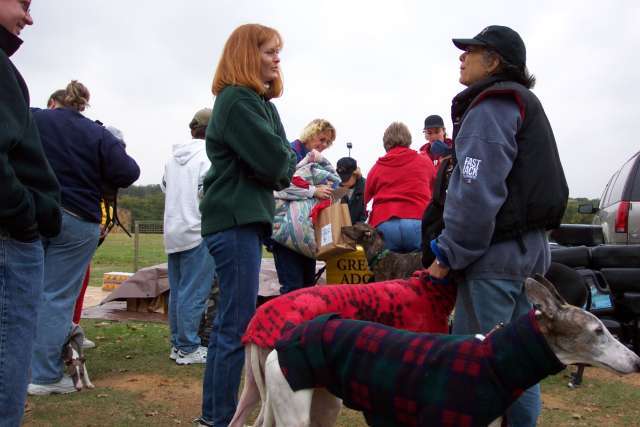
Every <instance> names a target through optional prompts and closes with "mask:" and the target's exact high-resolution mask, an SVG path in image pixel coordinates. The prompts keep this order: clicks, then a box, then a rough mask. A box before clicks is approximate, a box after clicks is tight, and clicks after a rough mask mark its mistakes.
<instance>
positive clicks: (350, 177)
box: [336, 157, 367, 224]
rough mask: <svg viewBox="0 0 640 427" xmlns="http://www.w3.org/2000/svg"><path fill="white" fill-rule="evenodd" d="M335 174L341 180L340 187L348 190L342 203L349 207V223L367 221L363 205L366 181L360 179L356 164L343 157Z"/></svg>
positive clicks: (360, 175)
mask: <svg viewBox="0 0 640 427" xmlns="http://www.w3.org/2000/svg"><path fill="white" fill-rule="evenodd" d="M336 172H337V173H338V175H339V176H340V179H341V180H342V183H341V184H340V186H341V187H345V188H347V189H348V192H347V194H346V195H345V196H344V197H343V198H342V202H343V203H347V204H348V206H349V215H350V216H351V223H352V224H355V223H356V222H365V221H366V220H367V211H366V208H365V205H364V187H365V183H366V180H365V179H364V178H363V177H362V172H360V168H359V167H358V162H356V159H354V158H352V157H343V158H341V159H340V160H338V163H337V164H336Z"/></svg>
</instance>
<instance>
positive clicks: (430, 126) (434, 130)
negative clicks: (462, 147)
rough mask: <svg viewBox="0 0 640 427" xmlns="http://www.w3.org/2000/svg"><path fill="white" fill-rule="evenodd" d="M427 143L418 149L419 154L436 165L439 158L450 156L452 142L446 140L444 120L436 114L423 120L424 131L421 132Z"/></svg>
mask: <svg viewBox="0 0 640 427" xmlns="http://www.w3.org/2000/svg"><path fill="white" fill-rule="evenodd" d="M422 133H423V134H424V139H426V140H427V143H426V144H424V145H423V146H422V147H420V150H419V152H420V154H424V155H426V156H428V157H429V158H430V159H431V160H432V161H433V163H434V165H436V166H437V165H438V162H439V159H440V157H442V156H444V155H447V154H450V152H451V147H452V146H453V142H452V141H451V140H450V139H449V138H447V130H446V129H445V127H444V120H442V117H440V116H438V115H437V114H432V115H430V116H427V118H426V119H424V129H423V130H422Z"/></svg>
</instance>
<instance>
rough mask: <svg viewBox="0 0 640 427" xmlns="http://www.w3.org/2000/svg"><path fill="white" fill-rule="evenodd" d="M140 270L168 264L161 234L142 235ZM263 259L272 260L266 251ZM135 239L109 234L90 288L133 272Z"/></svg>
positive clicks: (99, 252)
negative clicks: (106, 275) (107, 278)
mask: <svg viewBox="0 0 640 427" xmlns="http://www.w3.org/2000/svg"><path fill="white" fill-rule="evenodd" d="M138 254H139V255H138V256H139V258H138V268H142V267H148V266H150V265H155V264H161V263H163V262H167V255H166V254H165V252H164V245H163V241H162V235H161V234H140V238H139V250H138ZM262 256H263V257H268V258H271V257H272V255H271V253H270V252H267V251H266V250H263V251H262ZM133 257H134V239H133V237H129V236H127V235H126V234H125V233H112V234H109V236H108V237H107V239H106V240H105V241H104V243H103V244H102V245H100V247H99V248H98V250H97V251H96V253H95V255H94V257H93V260H92V262H91V278H90V282H89V286H102V277H103V275H104V273H106V272H109V271H124V272H133Z"/></svg>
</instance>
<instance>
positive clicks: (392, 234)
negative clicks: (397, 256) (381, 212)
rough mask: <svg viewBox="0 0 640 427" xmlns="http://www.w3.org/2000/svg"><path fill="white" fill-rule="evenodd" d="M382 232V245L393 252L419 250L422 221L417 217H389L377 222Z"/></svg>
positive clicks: (378, 228)
mask: <svg viewBox="0 0 640 427" xmlns="http://www.w3.org/2000/svg"><path fill="white" fill-rule="evenodd" d="M376 229H377V230H378V231H380V232H382V234H383V239H384V247H385V249H389V250H390V251H393V252H400V253H407V252H413V251H419V250H420V248H421V246H420V244H421V242H422V221H420V220H419V219H400V218H391V219H388V220H386V221H385V222H382V223H380V224H378V226H377V227H376Z"/></svg>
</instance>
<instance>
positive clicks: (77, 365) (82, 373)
mask: <svg viewBox="0 0 640 427" xmlns="http://www.w3.org/2000/svg"><path fill="white" fill-rule="evenodd" d="M83 342H84V331H83V330H82V327H81V326H80V325H76V324H74V325H73V328H72V329H71V333H70V335H69V338H68V339H67V342H66V343H65V345H64V347H63V349H62V360H63V361H64V364H65V366H66V369H67V374H69V376H70V377H71V379H72V380H73V386H74V387H75V388H76V390H78V391H80V390H82V389H83V388H94V387H95V386H94V385H93V384H92V383H91V380H90V379H89V373H88V372H87V366H86V363H85V357H84V351H83V349H82V343H83Z"/></svg>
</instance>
